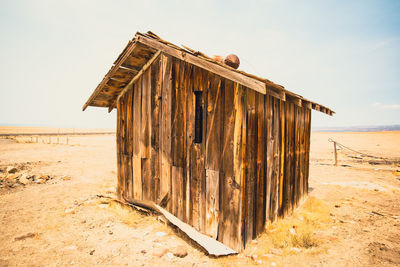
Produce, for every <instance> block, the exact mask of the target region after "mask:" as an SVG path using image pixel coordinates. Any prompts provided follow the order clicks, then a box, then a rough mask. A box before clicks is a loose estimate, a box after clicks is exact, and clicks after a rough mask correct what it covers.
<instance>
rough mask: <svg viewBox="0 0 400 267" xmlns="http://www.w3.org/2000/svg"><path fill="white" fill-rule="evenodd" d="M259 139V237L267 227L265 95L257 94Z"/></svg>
mask: <svg viewBox="0 0 400 267" xmlns="http://www.w3.org/2000/svg"><path fill="white" fill-rule="evenodd" d="M255 108H256V109H255V112H256V120H257V121H256V124H257V125H256V126H257V133H256V136H255V138H257V147H256V191H255V192H256V196H255V209H254V212H255V233H254V235H253V236H257V235H259V234H260V233H261V232H262V231H263V230H264V225H265V197H266V195H265V172H264V171H265V160H264V155H265V141H266V139H267V138H266V136H267V134H266V133H265V128H264V124H265V115H264V95H261V94H258V93H257V94H256V103H255Z"/></svg>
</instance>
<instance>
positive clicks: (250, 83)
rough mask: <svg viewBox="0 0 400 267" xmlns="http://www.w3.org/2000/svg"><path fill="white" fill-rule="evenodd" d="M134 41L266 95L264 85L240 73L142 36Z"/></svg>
mask: <svg viewBox="0 0 400 267" xmlns="http://www.w3.org/2000/svg"><path fill="white" fill-rule="evenodd" d="M136 41H137V42H139V43H143V44H145V45H148V46H151V47H153V48H155V49H158V50H161V51H163V52H165V53H168V54H170V55H171V56H174V57H176V58H178V59H180V60H183V61H185V62H189V63H191V64H193V65H195V66H198V67H200V68H203V69H205V70H207V71H210V72H212V73H215V74H218V75H220V76H222V77H224V78H227V79H229V80H231V81H234V82H237V83H240V84H242V85H244V86H246V87H249V88H251V89H253V90H255V91H257V92H260V93H262V94H266V88H265V83H264V82H261V81H258V80H256V79H253V78H250V77H248V76H245V75H243V74H241V73H238V72H235V71H232V70H229V69H227V68H225V67H222V66H220V65H218V64H215V63H212V62H208V61H206V60H204V59H201V58H198V57H196V56H193V55H191V54H189V53H185V52H182V51H179V50H177V49H175V48H172V47H170V46H168V45H165V44H162V43H160V42H158V41H156V40H152V39H150V38H146V37H144V36H136Z"/></svg>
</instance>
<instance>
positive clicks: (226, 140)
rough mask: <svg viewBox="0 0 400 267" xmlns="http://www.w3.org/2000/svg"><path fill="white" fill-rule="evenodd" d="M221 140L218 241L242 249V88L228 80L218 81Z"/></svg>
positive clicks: (243, 96) (243, 95)
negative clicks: (219, 86) (219, 85)
mask: <svg viewBox="0 0 400 267" xmlns="http://www.w3.org/2000/svg"><path fill="white" fill-rule="evenodd" d="M221 89H222V90H221V99H223V101H222V102H223V108H222V114H223V117H222V122H223V124H222V125H223V127H222V129H221V130H222V139H221V142H222V144H223V146H222V151H221V170H222V171H221V172H220V176H221V175H223V177H222V179H221V181H222V183H221V186H220V187H221V190H220V192H221V195H220V203H221V204H220V207H221V209H220V220H219V229H218V240H220V241H221V242H223V243H224V244H227V245H228V246H230V247H231V248H233V249H235V250H237V251H242V250H243V248H244V244H243V239H242V233H243V228H242V225H243V224H242V219H243V216H242V210H243V207H242V202H241V198H242V192H244V190H243V189H241V188H243V184H242V183H244V170H243V169H244V165H243V164H244V163H243V141H244V140H243V139H244V138H245V135H246V134H245V131H246V130H245V128H246V127H245V123H244V121H245V114H246V112H245V97H246V95H245V89H244V88H243V87H242V86H241V85H239V84H237V83H235V84H233V83H232V82H231V81H228V80H225V79H224V80H223V82H222V84H221Z"/></svg>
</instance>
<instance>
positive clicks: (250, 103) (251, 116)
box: [244, 90, 257, 244]
mask: <svg viewBox="0 0 400 267" xmlns="http://www.w3.org/2000/svg"><path fill="white" fill-rule="evenodd" d="M255 109H256V102H255V92H254V91H252V90H249V91H247V118H246V124H247V126H246V127H247V129H246V134H247V136H246V141H247V142H246V158H245V164H246V165H245V166H246V186H245V190H246V195H245V201H246V206H245V210H244V212H245V216H246V227H245V244H247V243H248V242H250V241H251V240H253V237H254V236H255V231H254V230H255V202H256V192H255V191H256V177H257V120H256V119H257V118H256V111H255Z"/></svg>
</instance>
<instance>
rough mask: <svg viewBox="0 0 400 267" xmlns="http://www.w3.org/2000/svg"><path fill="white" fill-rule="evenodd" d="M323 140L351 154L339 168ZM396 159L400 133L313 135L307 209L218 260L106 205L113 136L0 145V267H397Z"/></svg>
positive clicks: (169, 230)
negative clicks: (338, 144) (337, 144)
mask: <svg viewBox="0 0 400 267" xmlns="http://www.w3.org/2000/svg"><path fill="white" fill-rule="evenodd" d="M0 129H1V130H0V132H1V133H4V132H9V131H13V132H16V131H17V130H18V129H16V128H13V127H11V128H10V127H8V128H5V127H0ZM38 130H40V129H31V130H30V132H35V131H38ZM54 130H55V129H51V130H49V129H47V131H48V132H54ZM18 131H20V132H27V131H28V132H29V129H27V128H23V129H19V130H18ZM329 138H332V139H333V140H336V141H338V142H339V143H341V144H344V145H345V146H348V147H349V148H351V149H353V150H356V151H357V152H354V151H351V150H348V149H341V147H340V146H339V147H338V148H339V154H338V158H339V162H338V166H334V164H333V163H334V160H333V158H334V157H333V145H332V143H331V142H328V139H329ZM365 154H370V155H373V156H376V157H384V158H385V160H383V159H380V158H372V157H368V156H367V155H365ZM399 159H400V132H373V133H312V136H311V162H310V178H309V196H308V197H307V198H306V199H305V200H304V202H303V204H302V205H301V206H300V207H299V208H297V209H296V210H295V211H294V212H293V214H292V215H290V216H288V217H286V218H285V219H280V220H278V222H275V223H273V224H270V223H269V224H267V226H266V229H265V233H264V234H262V235H261V236H260V237H259V238H258V239H257V240H256V241H254V242H252V243H251V244H250V245H249V246H248V247H247V248H246V250H245V251H244V252H243V253H241V254H239V255H234V256H228V257H222V258H214V257H210V256H208V255H206V253H205V252H204V251H203V250H202V249H201V248H199V247H198V246H196V244H194V243H193V242H191V241H190V240H189V239H188V238H187V237H185V235H183V234H182V233H180V232H179V231H178V230H177V229H174V228H173V227H171V226H169V225H168V224H166V223H165V222H164V220H163V219H162V218H161V217H159V216H157V215H156V214H146V213H144V212H141V211H137V210H134V209H132V208H128V207H125V206H122V205H120V204H118V203H116V202H115V201H112V200H111V199H112V198H115V195H114V192H115V185H116V148H115V135H113V134H105V135H88V136H70V137H69V139H68V144H67V143H66V137H65V136H63V137H58V138H57V137H52V139H51V140H50V138H49V137H44V138H43V137H39V138H38V141H37V143H36V138H31V137H16V138H14V137H9V138H0V170H1V172H0V181H1V183H0V187H1V188H0V218H1V224H0V266H237V265H260V266H399V265H400V162H399ZM10 167H15V169H13V168H10ZM7 168H8V171H10V172H11V173H8V171H7Z"/></svg>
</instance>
